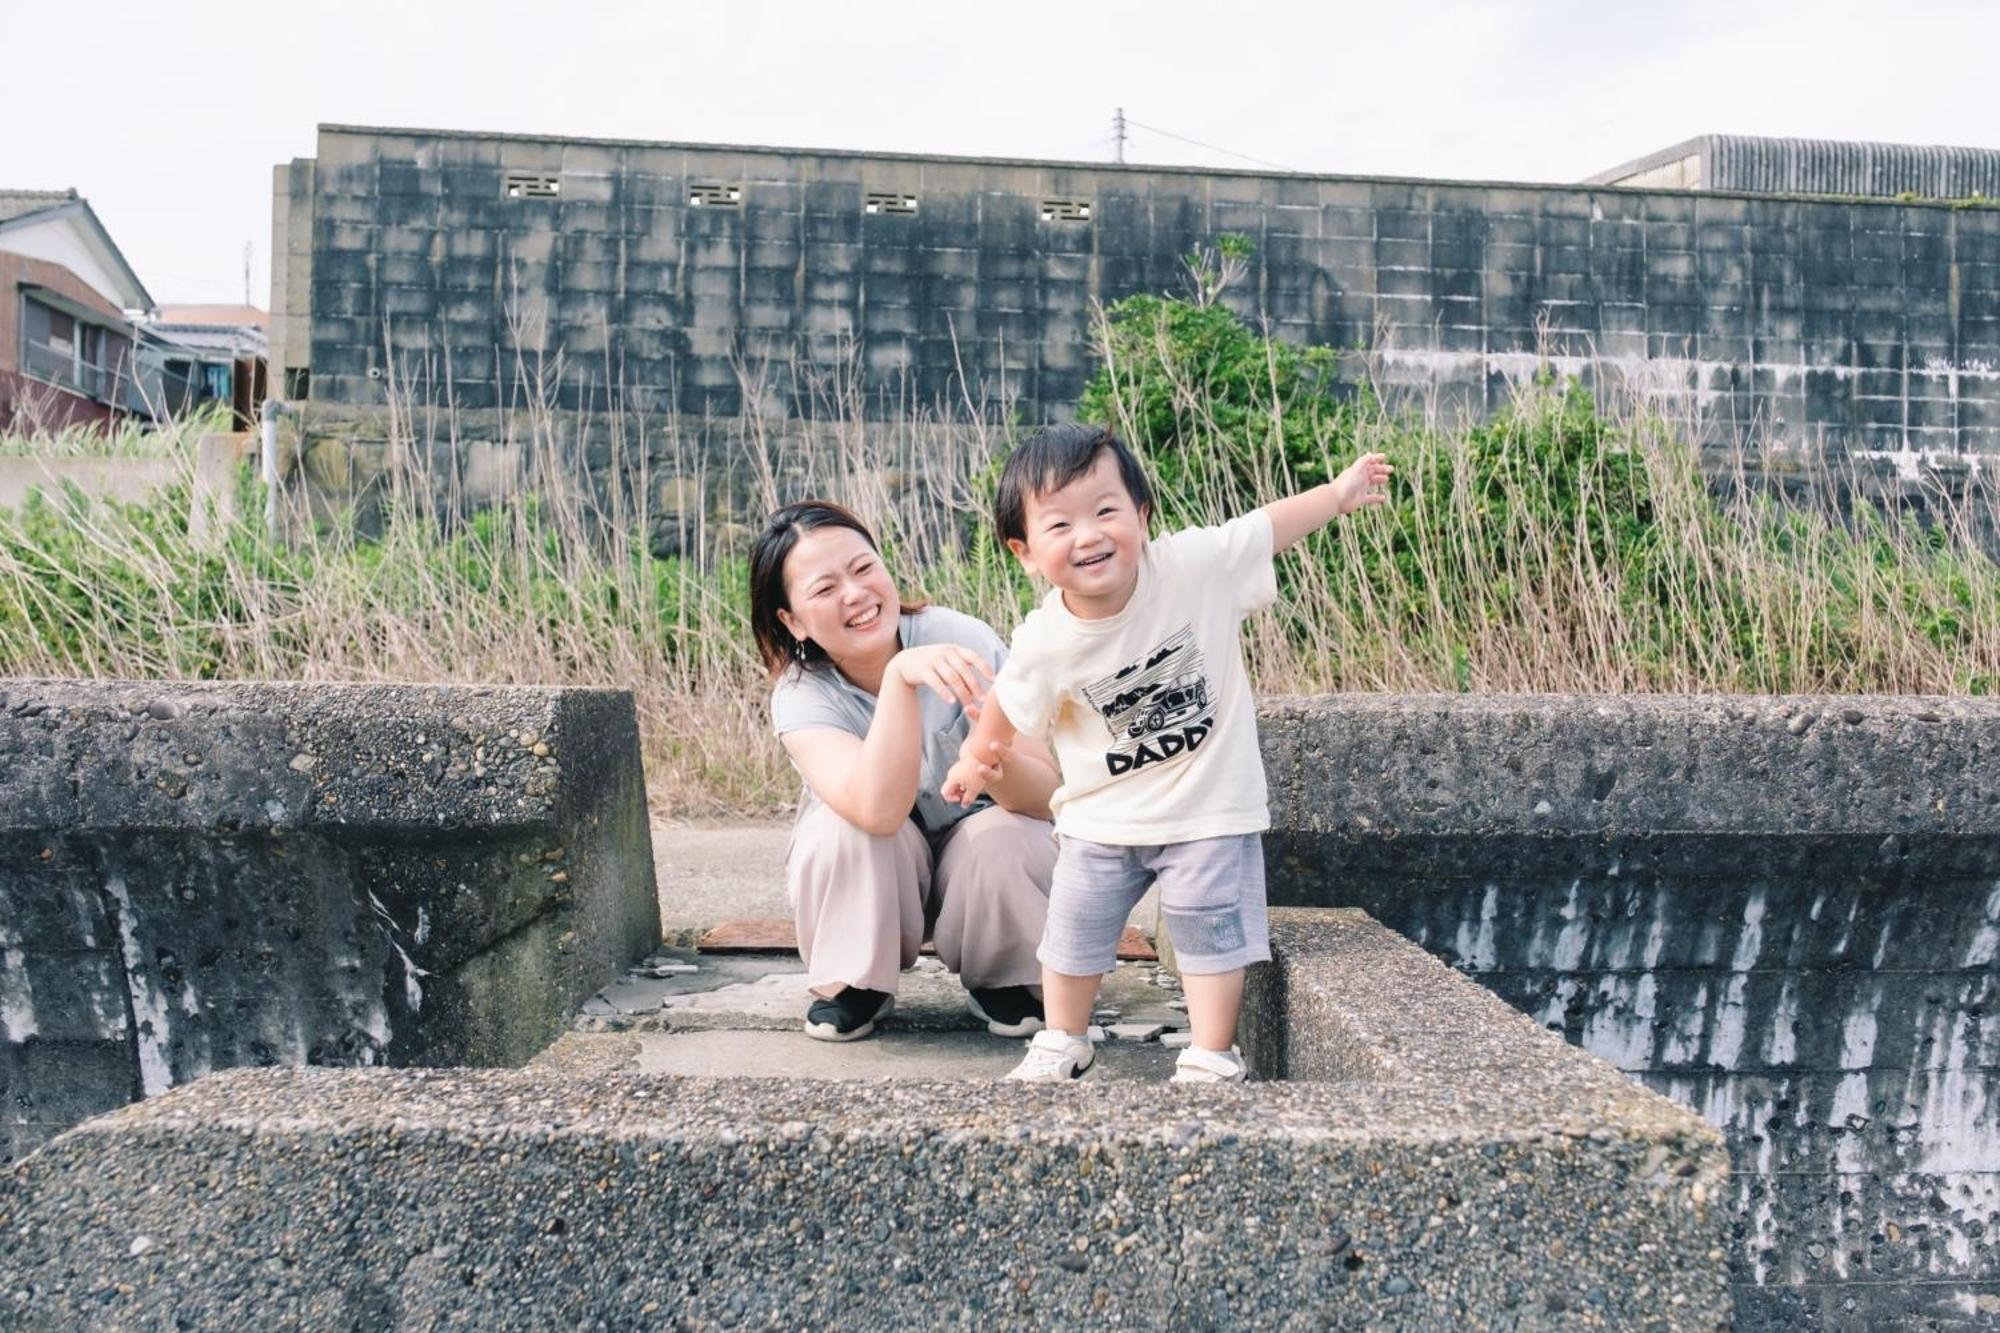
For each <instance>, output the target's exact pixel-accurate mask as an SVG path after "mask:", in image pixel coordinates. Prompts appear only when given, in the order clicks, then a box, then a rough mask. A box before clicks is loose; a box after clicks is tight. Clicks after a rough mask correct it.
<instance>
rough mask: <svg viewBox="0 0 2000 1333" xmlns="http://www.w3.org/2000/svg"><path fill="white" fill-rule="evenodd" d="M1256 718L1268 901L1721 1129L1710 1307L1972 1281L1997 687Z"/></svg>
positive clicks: (1987, 1022) (1988, 963)
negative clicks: (1419, 964)
mask: <svg viewBox="0 0 2000 1333" xmlns="http://www.w3.org/2000/svg"><path fill="white" fill-rule="evenodd" d="M1263 737H1264V747H1265V763H1266V768H1267V770H1268V772H1269V775H1270V778H1271V782H1272V795H1273V811H1272V813H1273V820H1274V828H1273V831H1272V833H1271V834H1270V835H1269V838H1268V840H1267V849H1268V856H1269V862H1270V883H1271V887H1272V896H1273V900H1274V901H1276V902H1286V903H1294V904H1302V905H1303V904H1309V905H1313V906H1334V905H1341V906H1355V907H1360V908H1363V909H1365V910H1366V911H1367V912H1369V913H1370V914H1371V915H1373V916H1374V917H1376V918H1377V919H1379V920H1381V921H1382V922H1383V923H1384V924H1386V925H1389V926H1391V927H1392V928H1394V929H1395V930H1397V931H1399V932H1401V933H1402V934H1404V935H1406V936H1408V937H1409V938H1410V939H1412V940H1414V941H1416V942H1418V943H1420V944H1422V945H1424V946H1425V947H1426V948H1428V949H1430V950H1431V951H1432V952H1433V953H1435V954H1437V955H1438V956H1440V957H1441V958H1443V959H1444V960H1445V961H1447V962H1450V963H1451V964H1453V965H1454V966H1456V967H1458V968H1459V969H1460V970H1462V971H1463V972H1465V973H1466V974H1467V975H1469V976H1471V977H1472V978H1474V979H1475V980H1477V981H1479V982H1480V983H1482V984H1483V985H1485V986H1487V987H1488V988H1489V989H1491V990H1492V991H1494V992H1495V993H1497V994H1498V995H1499V996H1500V997H1501V998H1503V999H1505V1000H1507V1001H1509V1002H1510V1003H1512V1004H1513V1005H1515V1006H1516V1007H1517V1008H1519V1009H1521V1010H1523V1011H1524V1012H1526V1013H1527V1014H1529V1015H1531V1016H1533V1017H1534V1018H1536V1019H1537V1020H1539V1021H1540V1022H1542V1023H1543V1024H1544V1025H1545V1026H1546V1027H1548V1028H1550V1029H1552V1030H1555V1031H1558V1032H1561V1033H1563V1034H1564V1035H1565V1036H1566V1037H1568V1038H1569V1039H1570V1040H1571V1041H1573V1042H1575V1043H1577V1044H1578V1045H1580V1046H1581V1047H1583V1048H1584V1049H1585V1050H1587V1051H1590V1052H1591V1053H1592V1054H1594V1055H1597V1056H1599V1057H1601V1058H1603V1059H1605V1060H1607V1061H1609V1062H1611V1063H1612V1064H1614V1065H1616V1066H1618V1067H1619V1068H1621V1069H1624V1070H1625V1071H1627V1072H1628V1073H1629V1074H1630V1075H1631V1076H1632V1077H1634V1078H1636V1079H1638V1080H1640V1081H1641V1082H1643V1083H1645V1084H1646V1085H1647V1086H1648V1087H1651V1088H1654V1089H1656V1090H1658V1091H1660V1092H1662V1093H1664V1094H1665V1095H1667V1096H1669V1097H1672V1098H1673V1099H1674V1100H1676V1101H1678V1102H1679V1103H1681V1104H1682V1105H1684V1106H1687V1107H1689V1108H1691V1109H1693V1110H1696V1111H1698V1112H1699V1113H1700V1114H1701V1115H1702V1116H1703V1117H1704V1118H1705V1119H1707V1120H1708V1121H1709V1122H1710V1123H1712V1124H1714V1125H1715V1126H1717V1127H1718V1128H1720V1129H1721V1130H1722V1131H1723V1132H1724V1134H1725V1135H1726V1136H1727V1138H1728V1140H1729V1146H1730V1152H1731V1156H1732V1159H1733V1169H1734V1176H1733V1180H1732V1182H1731V1188H1732V1191H1733V1195H1734V1200H1733V1202H1734V1207H1735V1210H1736V1214H1737V1220H1736V1241H1735V1257H1734V1265H1735V1282H1736V1292H1735V1305H1736V1318H1737V1325H1738V1327H1740V1328H1744V1329H1765V1328H1770V1329H1778V1328H1783V1329H1791V1328H1802V1327H1803V1328H1812V1327H1844V1328H1861V1327H1866V1328H1927V1327H1937V1326H1953V1327H1956V1326H1959V1325H1961V1324H1985V1323H1990V1322H1991V1321H1992V1320H1993V1319H1994V1317H1995V1316H1996V1315H2000V1249H1996V1237H2000V1025H1996V1024H1995V1022H1994V1020H1993V1017H1992V1015H1993V1011H1994V1004H1995V1001H1996V999H2000V947H1996V944H1997V943H2000V706H1996V705H1995V704H1993V703H1992V702H1990V701H1980V700H1943V699H1923V698H1828V699H1820V698H1775V699H1773V698H1741V699H1730V698H1671V697H1650V698H1649V697H1628V698H1563V697H1529V698H1491V697H1486V698H1482V697H1463V698H1460V697H1450V696H1439V697H1428V698H1425V697H1418V698H1393V699H1384V698H1372V697H1361V696H1342V697H1336V698H1330V699H1321V700H1301V701H1287V702H1278V703H1274V704H1273V705H1271V706H1270V708H1269V709H1268V710H1267V712H1266V715H1265V717H1264V719H1263Z"/></svg>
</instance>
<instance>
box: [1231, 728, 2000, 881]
mask: <svg viewBox="0 0 2000 1333" xmlns="http://www.w3.org/2000/svg"><path fill="white" fill-rule="evenodd" d="M1259 731H1260V734H1261V736H1262V738H1263V747H1264V768H1265V772H1266V774H1267V776H1268V778H1269V781H1270V784H1271V807H1272V809H1271V816H1272V827H1273V828H1274V829H1279V830H1283V831H1284V832H1285V833H1287V834H1319V835H1332V836H1337V837H1343V838H1352V839H1356V840H1363V839H1365V840H1369V841H1371V842H1374V843H1375V844H1377V845H1378V846H1379V845H1380V844H1381V842H1382V841H1383V840H1386V839H1393V838H1400V837H1409V836H1415V835H1421V836H1426V837H1445V836H1452V835H1464V836H1473V837H1478V838H1481V839H1484V838H1490V837H1495V836H1501V837H1506V836H1516V837H1530V838H1537V839H1540V838H1549V837H1555V836H1567V837H1579V836H1583V835H1590V834H1604V833H1613V832H1617V833H1627V832H1639V833H1645V834H1649V835H1671V834H1701V835H1704V836H1709V837H1714V836H1718V835H1737V836H1752V835H1777V836H1788V837H1803V836H1819V835H1826V834H1852V833H1874V834H1876V835H1877V836H1878V837H1879V836H1880V835H1882V834H1886V833H1900V834H1903V835H1905V836H1908V837H1926V838H1948V837H1951V836H1954V835H1957V836H1965V835H1990V834H1991V833H1992V832H1993V831H1994V829H1995V827H1996V825H2000V808H1996V804H1995V801H1994V800H1993V797H1994V778H1993V775H1994V773H1995V772H1996V771H2000V702H1995V701H1992V700H1979V699H1944V698H1926V697H1922V696H1907V697H1881V696H1874V697H1816V696H1769V695H1766V696H1751V697H1743V696H1710V695H1624V696H1616V697H1599V696H1583V695H1359V694H1347V695H1325V696H1321V697H1317V698H1309V699H1308V698H1285V699H1273V700H1270V701H1268V702H1267V703H1266V704H1265V705H1264V707H1263V708H1262V710H1261V713H1260V719H1259Z"/></svg>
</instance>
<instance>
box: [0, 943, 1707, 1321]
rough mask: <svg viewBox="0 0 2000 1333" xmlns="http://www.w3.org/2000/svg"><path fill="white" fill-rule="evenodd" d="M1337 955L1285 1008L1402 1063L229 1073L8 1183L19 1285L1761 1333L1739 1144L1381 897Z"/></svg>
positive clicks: (916, 1317)
mask: <svg viewBox="0 0 2000 1333" xmlns="http://www.w3.org/2000/svg"><path fill="white" fill-rule="evenodd" d="M1320 938H1323V939H1326V940H1327V941H1329V942H1331V943H1332V944H1334V945H1335V946H1336V947H1337V948H1339V949H1345V950H1349V951H1350V959H1351V960H1352V961H1349V962H1341V961H1339V960H1334V961H1333V962H1332V963H1331V964H1329V965H1327V966H1324V967H1320V966H1314V967H1310V968H1302V969H1301V970H1300V971H1299V973H1298V975H1299V978H1300V980H1299V982H1298V983H1297V985H1296V986H1295V987H1294V994H1297V993H1298V991H1299V989H1301V988H1306V987H1309V988H1310V989H1311V990H1312V991H1313V993H1314V995H1315V996H1316V997H1317V1004H1318V1006H1319V1007H1317V1008H1312V1009H1301V1010H1299V1011H1298V1012H1297V1013H1296V1014H1293V1015H1290V1016H1289V1017H1291V1018H1292V1020H1293V1021H1318V1020H1319V1017H1320V1016H1321V1015H1324V1016H1326V1017H1328V1018H1330V1019H1331V1020H1332V1021H1336V1022H1339V1023H1341V1024H1342V1025H1343V1031H1344V1032H1345V1033H1347V1034H1349V1035H1350V1036H1351V1038H1352V1039H1353V1040H1355V1041H1360V1042H1364V1043H1368V1042H1373V1043H1378V1044H1379V1049H1378V1053H1377V1057H1376V1059H1375V1061H1374V1062H1373V1063H1372V1064H1370V1065H1369V1067H1370V1068H1371V1069H1379V1070H1381V1071H1384V1073H1385V1076H1384V1077H1379V1078H1378V1077H1357V1078H1345V1079H1339V1080H1335V1081H1324V1082H1311V1083H1308V1082H1297V1083H1269V1082H1265V1083H1252V1084H1248V1085H1244V1086H1240V1087H1233V1088H1213V1087H1207V1088H1190V1087H1175V1086H1171V1085H1145V1086H1139V1085H1134V1084H1131V1083H1120V1082H1115V1081H1108V1082H1105V1083H1103V1084H1097V1083H1095V1082H1093V1081H1092V1080H1085V1081H1084V1082H1083V1083H1081V1084H1078V1085H1072V1086H1067V1087H1021V1086H1015V1085H1006V1084H990V1085H983V1086H980V1087H979V1088H978V1091H977V1095H968V1091H969V1090H968V1086H967V1085H966V1084H965V1083H963V1082H918V1081H905V1080H900V1079H892V1080H887V1081H883V1082H879V1083H876V1084H874V1085H872V1086H871V1087H870V1088H869V1092H868V1095H867V1096H866V1097H865V1098H863V1097H857V1096H856V1095H855V1091H854V1087H853V1085H852V1084H851V1083H845V1082H837V1081H827V1080H809V1079H741V1078H727V1079H711V1078H668V1077H648V1076H642V1075H632V1074H620V1073H616V1072H614V1071H615V1070H617V1069H618V1068H621V1067H623V1062H624V1061H626V1060H627V1059H629V1058H630V1055H631V1046H630V1045H629V1044H632V1043H638V1042H640V1040H641V1039H640V1038H638V1037H636V1036H634V1035H631V1034H620V1035H614V1036H611V1037H609V1038H608V1039H604V1040H606V1041H608V1042H609V1043H610V1044H611V1045H613V1046H614V1047H616V1046H618V1045H619V1044H621V1043H623V1044H627V1045H625V1046H624V1048H623V1050H622V1051H621V1050H618V1049H613V1050H610V1051H605V1050H602V1049H597V1050H593V1049H591V1047H590V1046H589V1045H588V1044H587V1043H581V1042H578V1041H576V1040H574V1039H570V1040H567V1041H565V1042H564V1043H562V1044H560V1045H559V1046H558V1047H557V1048H555V1049H553V1050H552V1051H551V1052H550V1053H549V1055H548V1057H547V1059H548V1061H549V1065H548V1066H547V1067H537V1068H530V1069H527V1070H516V1071H408V1070H321V1069H296V1070H240V1071H235V1072H230V1073H224V1074H218V1075H216V1076H214V1077H211V1078H208V1079H204V1080H202V1081H201V1082H200V1083H197V1084H195V1085H193V1086H192V1087H189V1088H185V1089H177V1090H176V1091H174V1092H173V1093H171V1094H170V1095H168V1096H166V1097H163V1098H159V1099H156V1100H154V1101H150V1102H147V1103H145V1104H143V1105H140V1106H135V1107H130V1108H127V1109H125V1110H123V1111H120V1112H118V1113H115V1114H113V1115H110V1116H105V1117H100V1118H98V1119H96V1120H93V1121H91V1122H89V1123H88V1124H85V1125H83V1126H81V1127H79V1128H78V1129H76V1130H73V1131H71V1132H70V1133H68V1134H66V1135H64V1136H63V1137H62V1138H60V1139H58V1140H57V1141H56V1142H55V1143H53V1144H51V1145H50V1146H49V1147H48V1148H47V1149H45V1150H44V1151H43V1152H41V1153H38V1154H36V1155H35V1156H34V1157H32V1158H30V1159H28V1161H27V1162H25V1163H24V1164H22V1165H21V1166H19V1167H17V1168H16V1169H15V1170H14V1172H13V1173H12V1175H11V1176H8V1177H0V1236H5V1237H6V1238H7V1242H8V1243H7V1244H6V1246H4V1247H0V1300H4V1301H7V1302H11V1305H10V1306H8V1307H7V1309H8V1313H9V1315H11V1317H12V1318H13V1319H14V1320H15V1321H16V1322H17V1323H19V1324H20V1325H22V1326H24V1327H27V1328H30V1329H39V1328H70V1327H74V1326H77V1325H78V1324H80V1323H84V1322H94V1323H97V1324H101V1325H110V1326H117V1325H120V1324H125V1325H143V1324H152V1323H164V1322H167V1321H169V1320H171V1319H174V1318H179V1319H182V1320H185V1321H189V1322H191V1323H193V1324H195V1325H197V1326H211V1325H226V1324H229V1323H233V1322H243V1321H248V1322H250V1323H252V1324H271V1323H285V1322H290V1321H297V1322H300V1323H304V1324H308V1325H315V1326H322V1325H333V1326H343V1325H347V1324H358V1325H366V1326H383V1325H390V1326H394V1325H402V1326H425V1325H428V1324H429V1323H430V1322H431V1321H433V1320H435V1321H439V1322H445V1321H450V1320H457V1321H463V1322H466V1323H467V1324H469V1325H470V1326H474V1327H479V1328H490V1329H516V1328H542V1327H550V1326H556V1327H607V1328H631V1327H652V1326H665V1327H674V1326H692V1327H704V1326H708V1325H709V1324H711V1323H719V1324H731V1323H739V1322H740V1323H743V1324H746V1325H752V1326H761V1325H765V1324H777V1325H780V1326H795V1325H799V1324H802V1323H811V1324H815V1325H818V1326H831V1325H836V1324H837V1325H841V1326H849V1327H916V1326H924V1327H934V1326H939V1325H946V1324H956V1323H971V1324H976V1325H981V1326H1012V1325H1017V1324H1018V1325H1034V1326H1041V1327H1074V1326H1081V1325H1085V1324H1088V1325H1091V1326H1104V1325H1110V1324H1113V1323H1117V1324H1122V1325H1127V1326H1139V1327H1178V1328H1207V1327H1214V1328H1222V1327H1239V1326H1240V1327H1277V1326H1284V1327H1315V1328H1317V1327H1341V1328H1364V1327H1370V1328H1372V1327H1382V1326H1400V1327H1412V1328H1421V1327H1437V1326H1443V1325H1446V1324H1450V1325H1453V1326H1464V1327H1467V1328H1482V1327H1484V1328H1501V1327H1505V1328H1516V1329H1523V1328H1528V1329H1540V1328H1549V1329H1554V1328H1571V1327H1578V1326H1600V1327H1615V1328H1690V1329H1714V1328H1719V1327H1721V1326H1723V1325H1724V1324H1725V1323H1726V1321H1727V1318H1728V1295H1727V1289H1726V1283H1725V1275H1724V1256H1723V1253H1722V1251H1721V1249H1720V1248H1719V1246H1720V1245H1721V1243H1722V1232H1723V1228H1724V1226H1725V1225H1726V1223H1727V1217H1728V1213H1727V1207H1726V1204H1725V1203H1724V1202H1722V1194H1721V1192H1722V1188H1723V1185H1724V1173H1725V1171H1726V1160H1725V1157H1724V1154H1723V1151H1722V1147H1721V1143H1720V1141H1719V1139H1718V1138H1717V1136H1716V1135H1715V1133H1714V1132H1713V1131H1712V1130H1710V1129H1709V1128H1707V1127H1706V1126H1704V1125H1702V1124H1701V1123H1700V1122H1699V1120H1697V1119H1696V1118H1695V1117H1693V1116H1690V1115H1688V1114H1687V1113H1686V1112H1684V1111H1682V1110H1680V1109H1679V1108H1677V1107H1674V1106H1673V1105H1672V1104H1670V1103H1669V1102H1667V1101H1666V1100H1665V1099H1664V1098H1660V1097H1657V1096H1655V1095H1653V1094H1651V1093H1648V1092H1646V1091H1645V1090H1644V1089H1642V1088H1639V1087H1637V1086H1636V1085H1634V1084H1633V1083H1631V1082H1630V1081H1628V1080H1626V1079H1624V1078H1622V1077H1620V1076H1619V1075H1617V1074H1616V1073H1615V1072H1614V1071H1612V1070H1610V1069H1609V1068H1607V1067H1605V1066H1603V1065H1601V1064H1599V1063H1597V1062H1594V1061H1592V1060H1590V1059H1589V1058H1588V1057H1586V1056H1584V1055H1583V1054H1582V1053H1580V1052H1577V1051H1575V1050H1572V1049H1570V1048H1567V1047H1565V1046H1563V1045H1562V1044H1561V1043H1559V1042H1557V1041H1554V1040H1553V1039H1551V1038H1549V1037H1547V1036H1545V1035H1544V1034H1542V1033H1539V1032H1537V1031H1535V1030H1534V1029H1533V1026H1532V1025H1531V1024H1529V1023H1527V1022H1525V1021H1524V1020H1522V1019H1519V1018H1517V1017H1515V1016H1514V1015H1511V1014H1509V1013H1508V1012H1507V1011H1506V1010H1505V1008H1504V1006H1502V1005H1500V1004H1499V1003H1498V1002H1497V1001H1494V1000H1492V999H1491V998H1490V997H1488V996H1485V995H1483V994H1481V993H1479V992H1476V991H1474V990H1473V988H1471V987H1470V986H1469V985H1468V984H1467V983H1465V982H1463V981H1462V980H1460V979H1459V978H1457V977H1455V976H1453V975H1452V973H1451V972H1450V971H1449V969H1447V968H1445V967H1443V966H1441V965H1439V964H1437V963H1436V962H1434V961H1433V960H1431V959H1429V958H1427V957H1425V956H1424V955H1423V954H1422V953H1421V952H1420V951H1419V950H1417V949H1416V948H1415V947H1414V946H1412V945H1409V944H1408V943H1406V942H1403V941H1400V940H1397V939H1395V938H1394V937H1393V936H1392V935H1390V934H1389V932H1387V931H1385V930H1382V929H1381V928H1379V927H1375V926H1373V925H1372V924H1370V923H1368V922H1367V921H1366V920H1365V919H1363V918H1361V917H1359V916H1358V915H1349V916H1347V917H1346V918H1344V919H1343V920H1341V921H1339V922H1337V923H1335V924H1334V925H1333V927H1332V928H1331V929H1330V932H1329V933H1328V934H1327V935H1325V936H1322V937H1320ZM1287 939H1289V937H1288V936H1285V935H1283V934H1282V930H1281V940H1287ZM1281 947H1287V946H1281ZM1285 956H1286V957H1288V958H1290V957H1295V956H1296V954H1295V953H1287V954H1286V955H1285ZM1385 982H1386V983H1388V984H1384V983H1385ZM683 1039H685V1038H683V1037H680V1036H670V1037H667V1038H665V1040H668V1041H674V1040H683ZM1460 1043H1463V1044H1464V1045H1465V1049H1467V1050H1468V1051H1472V1052H1477V1053H1479V1054H1478V1056H1477V1058H1475V1059H1473V1060H1472V1061H1471V1062H1470V1063H1469V1064H1468V1065H1467V1066H1466V1067H1465V1068H1462V1069H1461V1068H1458V1067H1456V1066H1455V1065H1453V1064H1451V1063H1450V1062H1449V1059H1448V1057H1449V1053H1450V1052H1451V1051H1452V1050H1453V1049H1454V1048H1455V1047H1456V1046H1458V1045H1459V1044H1460ZM1432 1056H1435V1057H1436V1058H1437V1059H1436V1061H1434V1060H1433V1059H1432V1058H1431V1057H1432ZM1437 1061H1443V1063H1439V1062H1437ZM1364 1063H1368V1062H1365V1061H1364V1062H1357V1063H1355V1064H1353V1065H1352V1067H1353V1068H1355V1069H1357V1070H1358V1069H1360V1068H1361V1066H1362V1064H1364ZM279 1217H282V1218H283V1224H282V1226H274V1225H273V1220H274V1219H275V1218H279Z"/></svg>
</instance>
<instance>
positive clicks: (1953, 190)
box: [1702, 134, 2000, 199]
mask: <svg viewBox="0 0 2000 1333" xmlns="http://www.w3.org/2000/svg"><path fill="white" fill-rule="evenodd" d="M1706 147H1707V150H1708V151H1707V154H1706V158H1707V160H1706V161H1704V162H1703V163H1702V184H1703V186H1705V187H1706V188H1708V189H1711V190H1754V191H1768V192H1770V193H1774V194H1853V195H1867V196H1872V197H1876V198H1894V197H1895V196H1897V195H1899V194H1914V195H1916V196H1918V197H1919V198H1923V199H1969V198H1971V197H1972V196H1973V195H1975V194H1977V195H1984V196H1986V197H1987V198H1989V199H2000V149H1994V148H1951V147H1946V146H1944V145H1942V144H1903V143H1851V142H1844V141H1841V140H1837V139H1760V138H1751V137H1749V136H1746V135H1736V134H1717V135H1712V136H1710V137H1709V139H1708V142H1707V145H1706Z"/></svg>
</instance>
